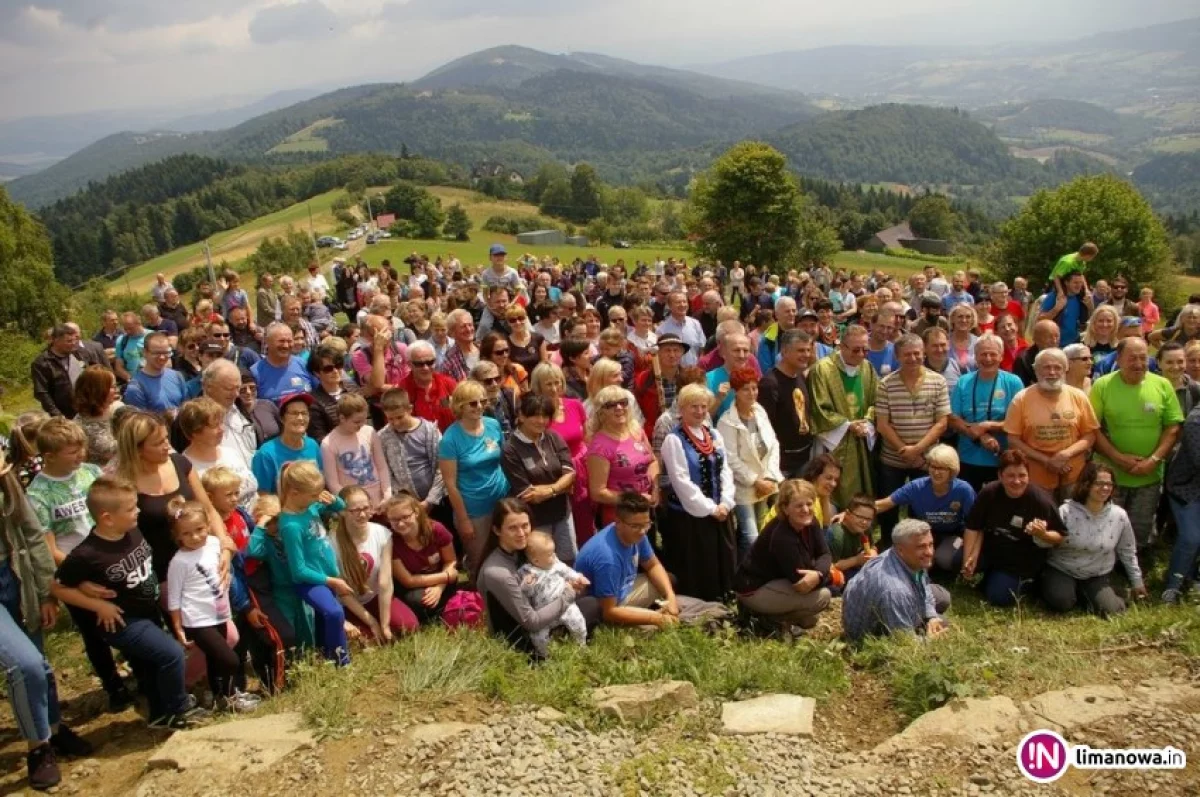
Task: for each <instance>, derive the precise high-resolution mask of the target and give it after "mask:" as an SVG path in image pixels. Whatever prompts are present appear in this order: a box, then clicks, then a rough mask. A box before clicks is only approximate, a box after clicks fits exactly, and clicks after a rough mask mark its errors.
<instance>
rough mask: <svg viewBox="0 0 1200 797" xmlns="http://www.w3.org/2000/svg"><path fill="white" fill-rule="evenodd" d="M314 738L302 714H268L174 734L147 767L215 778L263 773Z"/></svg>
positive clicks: (152, 757) (311, 744)
mask: <svg viewBox="0 0 1200 797" xmlns="http://www.w3.org/2000/svg"><path fill="white" fill-rule="evenodd" d="M314 741H315V740H314V738H313V735H312V733H310V732H309V731H306V730H304V728H303V723H302V720H301V717H300V715H299V714H296V713H287V714H269V715H267V716H263V717H255V718H253V719H239V720H234V721H233V722H225V723H221V724H219V725H209V726H208V727H205V728H197V729H195V730H190V731H180V732H179V733H175V734H173V735H172V736H171V738H169V739H167V741H166V742H165V743H164V744H163V746H162V747H160V748H159V749H158V750H157V751H155V753H154V755H152V756H150V760H149V761H147V762H146V768H147V769H170V770H176V771H178V772H186V771H188V770H197V771H199V772H203V773H204V775H205V777H206V778H208V777H211V778H212V779H214V780H215V779H217V778H220V777H223V776H226V775H243V774H249V773H254V772H260V771H262V770H265V769H267V768H269V767H271V766H272V765H273V764H275V763H276V762H277V761H279V760H280V759H281V758H283V757H284V756H286V755H289V754H290V753H293V752H295V751H296V750H299V749H301V748H308V747H312V746H313V744H314Z"/></svg>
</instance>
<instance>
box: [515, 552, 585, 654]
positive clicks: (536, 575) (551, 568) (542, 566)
mask: <svg viewBox="0 0 1200 797" xmlns="http://www.w3.org/2000/svg"><path fill="white" fill-rule="evenodd" d="M525 558H526V564H523V565H521V567H520V568H519V569H518V570H517V577H518V578H519V579H520V580H521V592H523V593H524V594H525V597H527V598H528V599H529V604H530V605H531V606H532V607H533V608H535V609H540V608H542V607H543V606H546V605H547V604H549V603H551V602H552V601H554V600H557V599H558V597H559V596H560V595H562V594H563V591H564V590H573V589H574V587H572V586H571V582H573V581H576V580H578V579H583V576H581V575H580V574H579V573H577V572H575V571H574V570H572V569H571V568H569V567H567V566H566V565H564V564H563V563H562V562H560V561H559V560H558V557H557V556H555V555H554V538H553V537H551V536H550V535H549V534H545V533H543V532H540V531H535V532H533V533H532V534H530V535H529V543H528V545H526V547H525ZM583 580H584V582H585V583H586V582H587V579H583ZM560 625H562V626H566V628H567V630H568V631H570V632H571V637H572V638H573V639H574V640H575V641H576V642H578V643H579V644H580V645H585V644H587V624H586V623H585V622H584V620H583V613H582V612H580V611H579V607H578V606H576V605H575V604H574V602H572V603H571V604H570V605H568V606H567V608H566V609H564V610H563V613H562V615H561V616H560V617H559V618H558V620H556V621H555V622H553V623H551V624H550V625H548V626H546V627H545V628H543V629H541V630H540V631H534V632H533V633H532V634H530V639H531V640H532V641H533V646H534V648H535V649H537V652H538V654H539V655H542V656H545V655H546V653H547V648H548V647H549V645H550V631H552V630H553V629H554V628H555V627H557V626H560Z"/></svg>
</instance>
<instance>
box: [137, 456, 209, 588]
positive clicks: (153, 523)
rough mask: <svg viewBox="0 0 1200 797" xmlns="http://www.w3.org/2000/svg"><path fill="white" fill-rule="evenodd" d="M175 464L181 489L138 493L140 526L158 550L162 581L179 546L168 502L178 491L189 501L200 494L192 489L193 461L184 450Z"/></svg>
mask: <svg viewBox="0 0 1200 797" xmlns="http://www.w3.org/2000/svg"><path fill="white" fill-rule="evenodd" d="M171 464H173V465H174V466H175V476H176V478H177V479H179V489H177V490H175V491H174V492H171V493H167V494H166V495H144V494H142V493H138V497H137V498H138V510H140V514H139V515H138V529H139V530H140V531H141V535H139V536H141V537H145V538H146V542H147V543H149V544H150V549H151V550H152V551H153V552H154V557H153V561H154V572H155V573H157V574H158V579H159V581H165V580H166V578H167V565H169V564H171V557H173V556H174V555H175V551H177V550H179V547H178V546H177V545H176V544H175V540H174V539H172V537H171V519H170V517H168V514H167V504H168V503H170V502H171V499H172V498H174V497H175V496H177V495H181V496H183V498H184V500H186V501H192V500H194V499H195V498H196V494H195V493H194V492H192V485H191V484H190V483H189V482H188V476H189V475H190V474H191V472H192V463H191V462H190V461H188V459H187V457H185V456H183V455H182V454H172V455H171Z"/></svg>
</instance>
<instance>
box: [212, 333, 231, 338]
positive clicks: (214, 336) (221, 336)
mask: <svg viewBox="0 0 1200 797" xmlns="http://www.w3.org/2000/svg"><path fill="white" fill-rule="evenodd" d="M229 334H230V333H228V332H212V333H209V337H210V338H227V337H229Z"/></svg>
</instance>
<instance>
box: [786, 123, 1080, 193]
mask: <svg viewBox="0 0 1200 797" xmlns="http://www.w3.org/2000/svg"><path fill="white" fill-rule="evenodd" d="M767 140H768V141H769V142H770V143H772V144H774V145H775V146H777V147H778V148H779V149H780V150H781V151H782V152H784V153H785V154H786V155H787V156H788V159H789V165H790V166H791V167H792V168H793V169H795V170H796V171H799V172H800V173H802V174H809V175H814V176H817V177H825V178H828V179H832V180H844V181H851V182H879V181H888V182H897V183H907V184H924V185H930V184H946V185H978V184H981V183H989V182H997V181H1004V180H1019V181H1028V182H1030V183H1031V184H1035V183H1037V182H1039V181H1041V180H1045V179H1049V177H1050V172H1049V171H1048V170H1047V169H1046V168H1045V167H1043V166H1041V165H1040V164H1038V163H1036V162H1034V161H1028V160H1019V159H1017V158H1014V157H1013V156H1012V155H1011V154H1009V151H1008V147H1007V146H1006V145H1005V144H1004V142H1002V141H1001V140H1000V139H999V138H997V137H996V135H995V134H994V133H992V132H991V131H990V130H988V129H987V128H986V127H984V126H983V125H981V124H979V123H978V122H976V121H974V120H973V119H971V118H970V117H969V116H968V115H967V114H966V113H964V112H961V111H958V110H954V109H948V108H927V107H923V106H919V105H878V106H874V107H871V108H865V109H863V110H861V111H843V112H836V113H830V114H826V115H824V116H821V117H818V118H817V119H814V120H812V121H810V122H806V123H801V124H797V125H793V126H791V127H786V128H783V129H781V130H778V131H776V132H775V133H773V134H771V135H769V136H768V137H767ZM1100 166H1102V164H1100Z"/></svg>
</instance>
